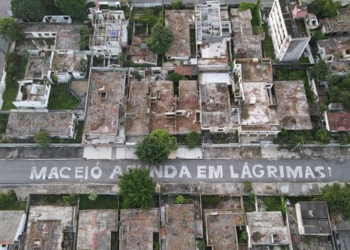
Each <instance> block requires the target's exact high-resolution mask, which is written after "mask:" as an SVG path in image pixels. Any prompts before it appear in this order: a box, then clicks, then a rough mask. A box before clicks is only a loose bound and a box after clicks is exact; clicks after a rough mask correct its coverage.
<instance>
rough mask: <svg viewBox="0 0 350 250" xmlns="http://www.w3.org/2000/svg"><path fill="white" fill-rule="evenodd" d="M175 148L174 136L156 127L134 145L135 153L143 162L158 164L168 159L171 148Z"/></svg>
mask: <svg viewBox="0 0 350 250" xmlns="http://www.w3.org/2000/svg"><path fill="white" fill-rule="evenodd" d="M177 148H178V145H177V143H176V139H175V137H173V136H171V135H170V134H168V133H167V132H166V131H164V130H162V129H156V130H154V131H153V132H152V133H151V134H150V135H149V136H147V137H146V138H144V139H143V140H142V141H141V142H139V143H138V144H137V145H136V150H135V155H136V156H137V157H138V158H139V159H140V160H141V161H142V162H144V163H147V164H159V163H162V162H164V161H165V160H166V159H168V156H169V154H170V151H171V150H176V149H177Z"/></svg>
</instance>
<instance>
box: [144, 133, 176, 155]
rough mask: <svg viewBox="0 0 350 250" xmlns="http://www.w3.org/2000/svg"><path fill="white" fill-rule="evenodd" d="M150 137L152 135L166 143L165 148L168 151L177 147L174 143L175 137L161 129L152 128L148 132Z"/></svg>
mask: <svg viewBox="0 0 350 250" xmlns="http://www.w3.org/2000/svg"><path fill="white" fill-rule="evenodd" d="M150 137H154V138H156V139H157V140H160V141H161V142H163V143H164V144H165V145H166V147H167V149H168V150H170V151H171V150H176V149H178V147H179V145H178V144H177V143H176V138H175V137H174V136H171V135H170V134H169V133H167V132H166V131H165V130H163V129H156V130H153V131H152V132H151V134H150Z"/></svg>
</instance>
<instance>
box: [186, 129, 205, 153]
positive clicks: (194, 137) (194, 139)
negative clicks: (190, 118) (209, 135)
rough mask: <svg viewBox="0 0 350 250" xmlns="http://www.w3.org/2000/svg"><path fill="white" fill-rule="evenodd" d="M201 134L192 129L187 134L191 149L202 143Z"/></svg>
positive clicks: (188, 144) (187, 142) (188, 145)
mask: <svg viewBox="0 0 350 250" xmlns="http://www.w3.org/2000/svg"><path fill="white" fill-rule="evenodd" d="M201 139H202V138H201V135H200V134H198V133H196V132H194V131H191V132H190V133H188V134H187V135H186V146H187V147H188V148H189V149H193V148H195V147H197V146H199V145H200V144H201Z"/></svg>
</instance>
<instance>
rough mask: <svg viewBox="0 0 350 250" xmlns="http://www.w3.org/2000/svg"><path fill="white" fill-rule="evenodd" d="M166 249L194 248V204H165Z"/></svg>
mask: <svg viewBox="0 0 350 250" xmlns="http://www.w3.org/2000/svg"><path fill="white" fill-rule="evenodd" d="M165 212H166V215H165V216H166V217H165V220H166V224H165V230H166V235H165V237H166V241H165V242H166V249H172V250H177V249H178V250H182V249H196V239H195V223H194V205H193V204H182V205H180V204H179V205H176V204H175V205H166V206H165Z"/></svg>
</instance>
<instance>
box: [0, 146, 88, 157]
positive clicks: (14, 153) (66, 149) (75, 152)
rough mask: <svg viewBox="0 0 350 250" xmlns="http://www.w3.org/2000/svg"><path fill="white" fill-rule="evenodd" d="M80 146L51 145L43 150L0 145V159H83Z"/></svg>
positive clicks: (33, 147)
mask: <svg viewBox="0 0 350 250" xmlns="http://www.w3.org/2000/svg"><path fill="white" fill-rule="evenodd" d="M83 154H84V147H83V146H82V145H80V144H69V145H68V144H52V145H50V148H49V149H48V150H43V149H42V148H41V147H40V146H38V145H36V144H25V145H23V144H22V145H20V144H19V145H18V144H17V145H16V144H0V159H42V158H63V159H64V158H83Z"/></svg>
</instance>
